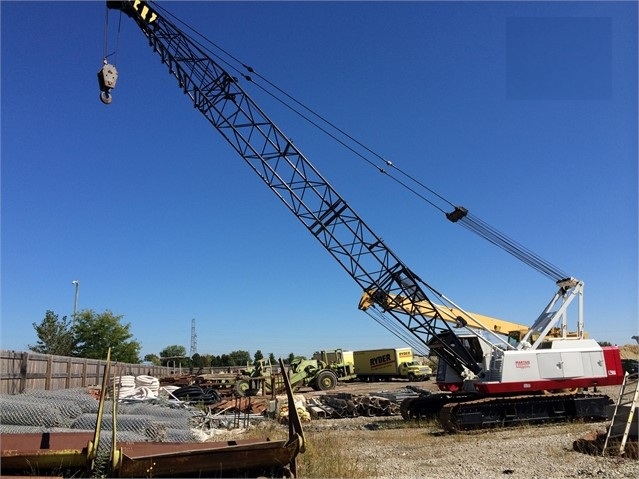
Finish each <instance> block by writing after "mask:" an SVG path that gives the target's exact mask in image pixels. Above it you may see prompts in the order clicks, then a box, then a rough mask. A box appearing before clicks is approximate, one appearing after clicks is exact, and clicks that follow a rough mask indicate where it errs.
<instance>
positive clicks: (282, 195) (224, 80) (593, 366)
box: [98, 0, 623, 429]
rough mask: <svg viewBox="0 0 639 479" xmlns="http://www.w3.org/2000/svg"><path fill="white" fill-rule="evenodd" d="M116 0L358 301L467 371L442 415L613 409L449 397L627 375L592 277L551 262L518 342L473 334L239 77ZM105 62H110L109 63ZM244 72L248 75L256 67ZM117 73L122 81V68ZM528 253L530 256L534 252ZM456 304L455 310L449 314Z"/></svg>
mask: <svg viewBox="0 0 639 479" xmlns="http://www.w3.org/2000/svg"><path fill="white" fill-rule="evenodd" d="M107 6H108V7H109V8H111V9H118V10H121V11H122V12H124V13H125V14H126V15H128V16H129V17H131V18H132V19H133V20H134V21H135V22H136V24H137V25H138V27H139V28H140V30H141V31H142V32H143V34H144V35H145V36H146V38H147V39H148V41H149V44H150V46H151V48H152V49H153V50H154V51H155V52H156V53H157V54H158V55H159V56H160V58H161V61H162V63H164V64H165V65H166V66H167V67H168V70H169V73H170V74H171V75H173V76H174V77H175V78H176V79H177V81H178V84H179V86H180V88H181V89H182V91H183V92H184V93H185V94H186V95H187V96H188V97H189V98H190V99H191V101H192V102H193V105H194V106H195V107H196V108H197V109H198V110H199V111H200V112H201V113H202V115H204V117H205V118H206V119H207V120H208V121H209V122H210V123H211V124H212V125H213V126H214V127H215V128H216V129H217V131H218V132H219V133H220V134H221V135H222V136H223V137H224V138H225V139H226V140H227V142H228V143H229V144H230V145H231V147H232V148H233V149H235V151H236V152H237V153H238V154H239V155H240V156H241V157H242V158H243V159H244V160H245V161H246V162H247V163H248V165H249V166H250V167H251V168H252V169H253V171H255V173H256V174H257V175H258V176H259V177H260V178H261V179H262V180H263V181H264V182H265V183H266V184H267V185H268V187H269V188H270V189H271V190H272V191H273V192H274V193H275V195H276V196H277V197H278V198H279V199H280V200H281V201H282V202H283V203H284V204H285V205H286V206H287V208H288V209H289V210H290V211H291V212H292V213H293V214H294V215H295V216H296V217H297V218H298V219H299V220H300V221H301V222H302V224H304V226H305V227H306V228H307V229H308V230H309V232H310V233H311V234H312V235H313V236H314V237H315V238H317V240H318V241H319V242H320V243H321V244H322V245H323V246H324V248H325V249H326V250H327V251H328V252H329V253H330V254H331V256H333V258H335V260H336V261H337V262H338V263H339V264H340V265H341V266H342V268H344V269H345V270H346V271H347V272H348V274H349V275H350V276H351V277H352V278H353V279H354V280H355V281H356V283H357V284H358V285H359V286H360V287H361V288H362V291H363V297H362V300H361V301H360V309H364V310H366V309H368V308H370V307H374V309H376V310H378V312H379V314H380V315H384V316H390V317H391V318H392V320H393V321H395V322H396V323H395V324H397V323H399V324H400V325H401V326H403V328H404V329H405V331H406V332H407V333H408V334H409V336H410V337H411V338H414V339H415V340H416V341H417V342H418V344H422V345H424V346H426V347H427V348H429V349H431V351H433V352H434V353H435V354H437V355H438V356H439V357H440V359H442V360H443V361H440V365H441V364H444V365H446V366H447V367H448V368H450V369H451V370H452V371H453V372H454V375H455V376H456V377H457V378H463V385H464V388H465V392H468V394H467V395H466V396H464V395H460V399H455V398H453V397H452V396H451V397H449V396H446V395H443V396H440V397H438V399H437V401H435V402H436V405H435V406H434V407H436V408H437V409H438V410H441V411H442V414H443V415H444V416H443V417H444V420H443V422H444V424H446V423H447V424H448V425H449V427H450V428H451V429H455V428H463V427H466V426H467V425H469V424H470V425H471V426H481V425H482V424H483V422H484V421H485V420H486V421H488V422H490V423H491V424H494V423H496V422H501V423H505V422H508V421H513V420H514V421H519V420H522V419H523V420H526V419H530V420H536V421H543V420H546V419H550V420H556V417H557V416H560V417H586V416H588V417H600V416H601V415H602V414H605V413H603V412H602V411H603V409H604V408H605V404H607V402H606V401H609V398H607V397H606V396H597V397H595V398H592V397H586V396H584V397H578V398H575V397H570V398H566V399H562V398H559V399H557V398H553V399H552V400H551V401H547V400H542V399H539V400H536V401H531V400H529V399H522V400H515V402H512V401H511V402H508V403H503V404H502V403H500V402H499V401H493V402H490V401H488V402H483V403H482V404H481V405H479V406H478V405H472V407H469V408H466V409H464V408H463V407H462V408H461V409H451V408H450V407H448V408H447V407H444V406H446V404H445V402H446V401H451V404H453V405H454V406H455V407H457V406H456V404H462V405H465V404H467V403H466V402H465V401H467V400H469V399H472V398H477V397H486V396H493V397H494V396H498V397H497V399H498V400H501V399H503V398H504V397H507V396H512V395H513V394H530V393H534V392H540V391H542V390H545V389H563V388H571V389H572V388H582V387H586V388H587V387H590V386H597V385H607V384H620V383H621V379H622V378H623V371H622V370H621V359H620V355H619V351H618V349H615V348H602V347H601V346H599V345H598V344H597V343H596V342H595V341H594V340H589V339H585V338H584V335H583V320H582V316H581V303H582V301H581V297H582V288H583V283H581V282H580V281H578V280H575V279H573V278H561V277H558V276H557V275H556V273H555V272H552V273H551V274H550V275H549V276H551V277H553V279H555V280H556V282H557V285H558V286H559V291H558V292H557V293H556V294H555V296H554V297H553V299H552V300H551V301H550V303H549V304H548V305H547V307H546V308H545V309H544V311H543V312H542V313H541V315H540V316H539V317H538V319H537V320H536V321H535V322H534V324H533V325H532V327H531V328H530V329H529V330H528V332H527V333H526V334H525V336H524V337H523V338H521V341H520V342H519V343H518V344H517V345H512V344H509V343H507V342H503V343H498V342H491V341H490V340H488V339H486V338H483V337H480V335H479V334H478V333H477V332H476V331H473V330H474V329H476V328H464V329H466V330H468V331H470V332H471V334H474V335H475V336H476V337H475V338H473V340H468V339H467V338H464V337H463V335H460V334H458V332H457V331H458V330H457V328H456V327H455V326H462V327H463V326H467V325H468V324H469V322H470V323H471V324H473V325H474V326H478V325H479V326H481V324H482V323H481V321H479V320H476V319H475V318H472V317H470V318H469V320H467V319H464V318H462V317H461V316H457V314H458V312H460V311H461V312H462V314H467V313H465V312H464V311H463V310H462V309H461V308H459V307H457V305H455V304H454V303H453V302H452V301H450V300H449V299H448V298H446V297H445V296H444V295H442V294H441V293H440V292H438V291H437V290H435V289H434V288H432V287H431V286H430V285H428V284H427V283H425V282H424V281H422V280H421V279H420V277H419V276H417V275H416V274H415V273H414V272H413V271H412V270H411V269H410V268H408V267H407V266H406V264H404V263H403V262H402V261H401V260H400V259H399V257H398V256H397V255H396V254H395V253H394V252H393V251H392V250H391V249H390V248H389V247H388V246H387V245H386V244H385V243H384V241H383V240H382V239H381V238H380V237H379V236H377V235H376V234H375V233H374V232H373V231H372V230H371V229H370V228H369V227H368V225H367V224H366V223H364V221H363V220H362V219H361V218H360V217H359V215H358V214H357V213H356V212H355V211H354V210H353V209H352V208H351V207H350V206H349V205H348V204H347V203H346V201H345V200H344V199H343V198H342V197H341V196H340V195H339V194H338V193H337V192H336V191H335V190H334V189H333V188H332V187H331V185H330V184H329V183H328V182H327V181H326V179H324V177H323V176H322V175H321V174H320V173H319V172H318V171H317V169H316V168H315V167H314V166H313V165H312V164H311V163H310V162H309V161H308V159H307V158H306V157H305V156H304V155H303V154H302V152H301V151H300V150H299V149H298V148H297V147H296V146H295V145H294V144H293V143H292V141H291V140H290V139H289V138H287V137H286V136H285V135H284V134H283V133H282V132H281V130H280V129H279V128H278V127H277V126H276V125H275V124H274V123H273V122H272V121H271V120H270V119H269V118H268V117H267V116H266V114H265V113H264V112H263V111H262V110H261V109H260V108H259V106H258V105H256V104H255V103H254V102H253V100H252V99H251V98H250V97H249V96H248V95H247V94H246V92H245V91H244V90H243V89H242V87H241V86H240V85H239V80H238V79H237V78H235V77H233V76H232V75H230V74H229V73H228V71H226V70H225V69H224V68H223V67H221V66H220V64H219V63H217V62H215V61H214V60H213V59H211V58H210V56H208V55H207V54H206V53H205V52H204V51H203V50H202V49H201V48H200V47H199V46H198V45H197V44H196V43H195V42H193V41H191V40H190V39H189V38H188V37H187V36H186V35H185V34H184V33H183V32H182V31H181V30H180V29H179V28H178V27H176V26H175V25H174V24H173V23H171V22H170V21H169V20H167V19H166V18H165V17H164V16H162V15H160V13H158V11H157V9H155V8H154V7H153V6H152V5H151V4H150V3H148V2H143V1H141V0H132V1H126V0H124V1H107ZM101 71H111V70H110V69H109V68H108V65H107V66H106V67H103V70H101ZM249 71H251V69H250V68H249ZM98 76H99V77H100V73H99V74H98ZM245 78H246V79H247V80H249V81H250V77H248V76H245ZM111 80H113V81H112V82H111V83H112V84H113V85H114V81H115V79H111ZM100 86H101V88H102V93H103V95H102V97H104V94H105V91H104V89H105V88H107V91H106V94H107V95H109V100H110V89H111V87H109V82H107V81H104V79H100ZM103 101H104V98H103ZM105 103H106V102H105ZM446 216H447V217H448V219H449V220H451V221H453V222H457V221H461V222H465V221H466V222H467V224H466V226H467V227H472V228H473V229H478V230H484V229H485V228H484V225H482V224H481V223H478V222H476V221H475V220H474V219H473V218H472V217H470V215H469V214H468V212H467V211H466V210H465V209H464V208H461V207H455V209H454V211H452V212H450V213H448V214H447V215H446ZM487 233H488V235H487V236H486V237H487V238H488V239H489V240H490V241H493V242H495V243H496V244H497V243H499V242H501V241H502V237H501V236H499V235H494V234H493V232H492V231H489V230H488V231H487ZM529 259H531V257H529V256H526V257H525V258H523V260H524V261H526V262H527V261H528V260H529ZM532 259H534V258H532ZM541 269H542V271H543V272H544V273H545V274H547V272H546V265H545V264H541ZM553 275H554V276H553ZM434 298H437V300H438V301H443V302H444V303H446V304H448V305H451V306H452V307H447V308H443V307H442V306H441V305H437V304H435V303H434V301H433V300H434ZM574 298H578V305H579V325H578V331H577V333H576V335H573V337H572V338H571V339H569V336H570V334H568V331H567V326H566V314H567V308H568V306H569V305H570V303H571V302H572V300H573V299H574ZM425 312H426V313H425ZM450 312H454V314H455V316H453V317H452V318H451V316H450V314H451V313H450ZM558 324H561V325H560V326H559V327H558ZM479 329H481V327H480V328H479ZM557 330H559V334H556V331H557ZM551 331H553V335H554V337H553V338H552V340H551V338H550V337H551V336H552V335H551V334H550V333H551ZM487 332H490V331H487ZM438 376H439V371H438ZM438 381H439V379H438ZM440 387H441V386H440ZM442 389H444V390H448V391H453V389H447V388H442ZM433 396H434V395H433ZM413 406H414V407H413ZM413 406H410V407H408V406H407V408H408V409H406V408H405V409H406V411H407V412H408V414H407V415H408V416H410V415H412V414H413V413H417V415H420V414H421V413H422V412H424V408H426V409H428V408H431V407H433V404H432V402H428V401H427V402H426V403H420V404H418V405H417V406H415V405H413ZM411 407H412V409H411ZM420 408H421V409H420ZM513 410H517V411H518V412H519V411H523V415H519V414H514V415H513V414H512V411H513ZM440 419H442V415H441V414H440Z"/></svg>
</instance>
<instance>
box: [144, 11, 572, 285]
mask: <svg viewBox="0 0 639 479" xmlns="http://www.w3.org/2000/svg"><path fill="white" fill-rule="evenodd" d="M154 8H156V9H157V10H158V11H161V12H162V14H163V15H164V16H166V17H171V18H172V20H173V21H174V22H176V23H179V24H180V25H182V26H183V28H184V29H186V30H188V31H190V32H192V33H191V34H190V35H189V34H187V33H186V32H185V31H182V32H181V33H182V34H184V35H185V36H187V37H188V38H189V39H190V40H191V41H192V42H193V43H194V44H196V45H197V46H198V47H199V48H201V49H202V50H203V51H204V52H206V53H207V54H210V55H211V57H212V58H215V59H216V60H217V61H219V62H220V63H222V64H224V65H225V66H226V67H227V68H228V69H229V70H232V71H233V72H235V73H237V74H238V75H240V76H241V77H242V78H244V79H245V80H246V81H247V82H250V83H251V84H253V85H255V86H256V87H257V88H259V89H260V90H261V91H263V92H264V93H265V94H267V95H269V96H270V97H271V98H273V99H274V100H276V101H277V102H279V103H280V104H282V105H283V106H284V107H286V108H288V109H289V110H291V111H292V112H293V113H295V114H296V115H298V116H300V117H301V118H302V119H303V120H304V121H306V122H308V123H309V124H311V125H312V126H313V127H315V128H317V129H319V130H320V131H321V132H322V133H324V134H326V135H327V136H328V137H329V138H331V139H332V140H334V141H336V142H337V143H338V144H340V145H341V146H343V147H344V148H346V149H347V150H348V151H350V152H351V153H353V154H354V155H355V156H356V157H358V158H360V159H361V160H363V161H364V162H365V163H367V164H368V165H369V166H371V167H373V168H375V169H376V170H378V171H379V172H380V173H382V174H383V175H385V176H386V177H388V178H389V179H391V180H392V181H394V182H395V183H396V184H398V185H399V186H400V187H402V188H404V189H406V190H407V191H409V192H410V193H412V194H413V195H415V196H416V197H418V198H419V199H420V200H422V201H424V202H425V203H427V204H429V205H430V206H432V207H433V208H435V209H437V210H439V211H440V212H441V213H444V214H445V215H446V217H447V218H448V219H449V220H450V221H452V222H459V223H460V224H461V225H462V226H464V227H465V228H466V229H467V230H468V231H471V232H472V233H474V234H476V235H478V236H480V237H482V238H484V239H485V240H487V241H488V242H490V243H492V244H493V245H495V246H497V247H499V248H501V249H502V250H504V251H505V252H507V253H509V254H510V255H512V256H513V257H515V258H517V259H518V260H519V261H521V262H523V263H524V264H526V265H527V266H529V267H531V268H533V269H535V270H537V271H538V272H540V273H541V274H543V275H545V276H547V277H548V278H550V279H552V280H554V281H555V282H557V281H559V280H561V279H565V278H567V277H568V275H567V274H566V273H565V272H563V271H562V270H561V269H559V268H558V267H557V266H555V265H553V264H551V263H550V262H548V261H546V260H544V259H543V258H541V257H540V256H538V255H537V254H535V253H533V252H532V251H531V250H529V249H528V248H526V247H524V246H522V245H521V244H520V243H518V242H517V241H515V240H513V239H511V238H509V237H508V236H507V235H505V234H504V233H502V232H500V231H498V230H497V229H495V228H493V227H491V226H489V225H488V224H487V223H486V222H484V221H482V220H481V219H479V218H477V217H476V216H473V215H471V214H470V213H469V212H468V210H467V209H466V208H463V207H460V206H456V205H455V203H453V202H451V201H450V200H448V199H446V198H445V197H444V196H443V195H441V194H440V193H438V192H436V191H435V190H434V189H432V188H430V187H429V186H427V185H426V184H424V183H423V182H422V181H420V180H419V179H417V178H416V177H414V176H413V175H411V174H409V173H408V172H406V171H404V170H403V169H402V168H400V167H398V166H397V165H395V164H394V163H393V162H392V161H390V160H388V159H386V158H385V157H384V156H383V155H381V154H379V153H377V152H375V151H374V150H373V149H371V148H370V147H368V146H366V145H364V144H363V143H362V142H361V141H359V140H357V139H356V138H354V137H353V136H352V135H350V134H349V133H347V132H346V131H345V130H344V129H342V128H340V127H338V126H337V125H335V124H334V123H332V122H331V121H329V120H328V119H327V118H325V117H324V116H323V115H321V114H320V113H318V112H317V111H315V110H314V109H312V108H310V107H308V106H306V105H305V104H303V103H302V102H301V101H299V100H297V99H296V98H295V97H293V96H292V95H290V94H289V93H287V92H286V91H284V90H283V89H282V88H280V87H278V86H277V85H275V84H274V83H273V82H271V81H270V80H268V79H267V78H266V77H264V76H263V75H261V74H260V73H258V72H257V71H256V70H255V69H254V68H253V67H251V66H249V65H247V63H245V62H242V61H241V60H239V59H238V58H236V57H235V56H234V55H232V54H231V53H230V52H228V51H227V50H226V49H224V48H222V47H221V46H220V45H218V44H217V43H215V42H213V41H212V40H210V39H208V38H206V37H205V36H204V35H202V34H201V33H199V32H198V31H197V30H196V29H195V28H193V27H192V26H190V25H189V24H187V23H185V22H184V21H182V20H180V19H178V18H177V17H175V16H174V15H172V14H171V13H169V12H168V11H166V10H165V9H164V8H162V7H160V6H158V5H155V4H154ZM194 36H195V37H197V38H199V39H201V40H198V39H196V38H195V37H194ZM207 45H210V47H209V46H207ZM212 48H213V49H215V50H216V51H217V52H219V53H216V51H213V50H212ZM256 79H258V80H261V81H262V82H263V83H264V84H265V85H266V86H265V85H264V84H261V83H259V82H258V81H256ZM291 103H292V104H291ZM293 104H294V105H297V107H299V108H297V107H296V106H294V105H293ZM300 108H301V109H302V110H303V111H301V110H300ZM304 112H306V113H304ZM313 118H315V119H313ZM371 157H372V159H371ZM379 162H381V164H379ZM391 172H396V173H397V175H393V174H392V173H391ZM450 208H452V209H453V211H450V212H447V211H448V210H449V209H450Z"/></svg>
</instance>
